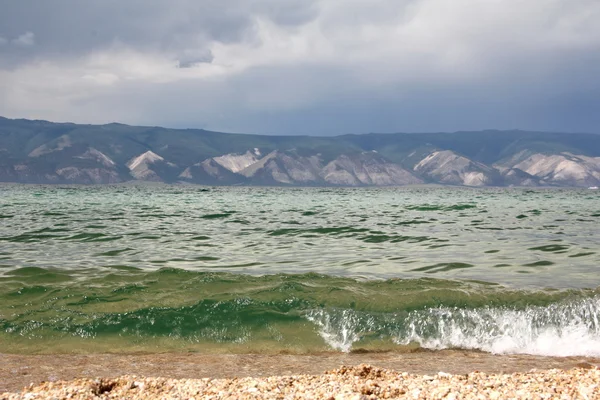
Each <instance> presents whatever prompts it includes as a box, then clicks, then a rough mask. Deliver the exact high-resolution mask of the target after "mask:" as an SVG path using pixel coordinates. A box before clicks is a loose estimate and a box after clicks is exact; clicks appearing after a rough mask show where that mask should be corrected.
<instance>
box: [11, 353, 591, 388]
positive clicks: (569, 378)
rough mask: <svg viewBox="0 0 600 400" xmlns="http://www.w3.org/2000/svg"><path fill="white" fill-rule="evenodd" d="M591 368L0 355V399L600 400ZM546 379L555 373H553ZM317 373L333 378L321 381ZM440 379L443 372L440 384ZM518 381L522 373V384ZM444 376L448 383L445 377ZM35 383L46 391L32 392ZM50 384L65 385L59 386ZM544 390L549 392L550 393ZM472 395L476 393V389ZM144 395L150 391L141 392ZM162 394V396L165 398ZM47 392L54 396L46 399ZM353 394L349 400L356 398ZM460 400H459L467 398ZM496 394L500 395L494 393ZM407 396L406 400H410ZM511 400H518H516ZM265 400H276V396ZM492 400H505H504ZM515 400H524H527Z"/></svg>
mask: <svg viewBox="0 0 600 400" xmlns="http://www.w3.org/2000/svg"><path fill="white" fill-rule="evenodd" d="M361 364H370V365H376V366H377V367H378V368H383V369H381V370H379V369H374V370H376V371H380V372H377V373H376V374H379V375H381V376H380V377H379V378H377V379H371V378H373V376H371V375H372V373H370V372H369V373H366V375H365V373H364V368H363V369H360V368H359V369H357V370H353V369H352V367H351V366H357V365H361ZM341 365H345V366H350V367H349V369H346V370H344V369H342V370H339V368H340V366H341ZM597 366H600V359H596V358H586V357H566V358H558V357H539V356H528V355H491V354H488V353H482V352H471V351H453V350H446V351H435V352H430V351H420V352H414V353H394V352H389V353H363V354H360V353H359V354H357V353H351V354H341V353H322V354H310V355H287V354H278V355H267V354H241V355H240V354H198V353H166V354H84V355H76V354H75V355H69V354H63V355H60V354H58V355H56V354H52V355H15V354H0V393H3V392H12V393H13V394H12V395H10V394H8V393H5V394H4V395H0V398H1V399H13V398H15V399H16V398H30V399H31V398H46V397H47V398H52V397H57V398H61V397H64V396H63V395H66V394H65V393H66V392H65V391H66V390H67V388H71V389H72V390H75V391H76V392H77V393H79V394H80V395H81V396H82V397H79V398H94V393H96V394H100V393H99V392H98V390H100V389H94V388H95V387H106V388H107V387H109V386H110V387H111V390H109V391H108V390H107V391H106V392H105V393H102V395H103V396H104V397H106V398H136V397H137V396H140V397H139V398H183V397H181V396H183V393H184V392H182V390H183V391H185V395H186V396H188V397H189V396H192V397H198V396H197V395H195V393H196V392H194V391H200V392H201V393H203V394H205V395H208V393H212V392H215V391H217V392H219V391H221V392H222V394H221V395H218V393H217V392H215V393H217V394H215V396H216V397H214V398H226V396H225V394H226V393H229V392H227V391H224V390H225V389H223V388H224V387H226V388H230V389H231V390H233V391H235V392H236V393H238V394H239V393H246V394H248V395H249V396H250V397H252V396H253V393H254V394H256V395H257V396H258V394H259V392H258V391H257V392H254V391H253V389H251V387H250V386H248V385H254V383H256V384H257V385H259V386H260V387H262V388H263V389H264V390H267V388H270V389H269V391H268V392H269V393H271V389H273V388H276V387H280V386H281V385H282V384H283V383H282V382H284V383H285V382H287V383H286V385H287V386H285V387H288V389H289V390H290V392H289V393H287V392H285V393H284V392H273V393H280V394H282V396H283V397H281V396H280V397H279V398H295V397H300V398H305V397H307V396H308V394H310V393H313V394H312V396H313V398H323V397H322V395H324V393H325V394H327V395H328V396H329V394H333V395H335V394H336V393H334V392H335V391H340V392H339V393H338V394H341V393H345V394H344V396H345V397H342V398H351V396H352V395H364V396H366V394H365V393H362V392H361V391H363V388H364V386H365V385H368V384H369V383H368V382H367V381H368V380H369V379H371V380H372V381H373V382H376V383H377V385H378V387H380V388H384V387H385V388H388V389H389V390H388V389H386V390H388V392H389V393H388V392H385V390H384V389H381V390H384V391H373V392H372V393H370V394H369V396H371V395H372V396H371V398H378V397H385V393H388V395H390V393H392V392H393V393H396V394H395V395H394V396H396V397H400V398H403V397H406V396H408V395H409V394H410V396H412V395H413V394H414V393H416V392H415V390H416V389H418V388H421V389H423V390H425V389H426V391H424V392H423V393H422V395H419V396H417V397H418V398H419V397H420V398H436V397H435V396H433V395H431V396H433V397H431V396H429V395H427V396H429V397H427V396H426V395H425V393H426V392H427V393H434V392H435V390H437V389H436V388H437V387H438V386H440V385H441V386H440V387H442V386H444V385H445V386H448V385H450V386H452V385H454V386H456V385H458V386H456V387H463V386H464V385H467V386H468V385H471V386H472V385H473V383H472V382H471V381H472V380H473V379H475V380H477V381H478V382H488V383H489V382H504V381H506V382H512V383H510V384H508V383H507V384H506V385H504V384H503V386H501V388H504V389H506V390H508V388H511V389H510V390H512V391H514V390H520V389H519V388H521V389H523V388H525V389H527V388H529V389H527V390H530V389H531V388H534V387H535V388H537V387H538V386H539V384H540V382H546V383H547V385H546V384H544V385H546V386H548V385H550V386H552V385H554V386H556V387H557V388H558V387H564V388H565V390H567V389H568V390H571V392H572V393H571V392H570V393H571V394H570V395H567V396H566V397H564V398H586V397H585V396H587V398H600V395H599V394H598V393H600V389H599V388H600V386H599V387H595V386H594V385H598V383H599V382H600V380H599V373H598V369H597ZM361 368H362V367H361ZM336 369H337V370H336ZM532 369H535V370H538V371H540V372H539V373H535V374H532V373H530V372H529V371H531V370H532ZM552 369H558V370H556V371H552ZM324 371H334V372H333V373H329V374H323V372H324ZM344 371H346V372H344ZM361 371H363V372H361ZM393 371H399V372H393ZM474 371H479V372H478V373H477V374H474V375H468V376H469V377H471V378H466V376H467V375H466V374H470V373H473V372H474ZM440 372H442V374H441V375H440V374H439V373H440ZM524 372H528V373H527V374H525V375H523V374H522V373H524ZM402 373H404V375H402ZM446 374H452V377H450V376H448V375H446ZM486 374H492V375H486ZM362 375H365V376H362ZM117 377H120V378H117ZM141 377H147V378H141ZM152 377H162V378H160V379H157V378H152ZM268 377H271V378H268ZM369 377H371V378H369ZM399 377H402V378H401V379H400V378H399ZM76 379H79V380H76ZM469 379H471V380H469ZM44 381H45V382H46V383H45V384H43V385H41V386H38V385H40V383H41V382H44ZM59 381H70V382H69V383H68V384H59ZM135 382H137V384H136V383H135ZM290 382H292V383H290ZM373 382H371V383H373ZM469 382H471V383H469ZM548 382H551V384H550V383H548ZM569 382H571V383H569ZM577 382H579V383H577ZM138 384H139V385H138ZM485 384H487V383H481V385H485ZM136 385H137V386H136ZM261 385H262V386H261ZM298 385H299V386H298ZM332 385H333V386H332ZM340 385H341V386H340ZM432 385H433V386H432ZM461 385H462V386H461ZM477 385H479V386H480V384H479V383H478V384H477ZM532 385H533V386H532ZM569 385H570V386H569ZM573 385H575V386H577V385H579V386H581V385H583V386H581V390H583V392H581V393H580V394H577V393H579V392H577V393H575V392H574V390H575V391H576V390H579V389H577V388H579V386H577V387H575V386H573ZM134 386H135V387H134ZM434 386H435V387H434ZM445 386H444V387H445ZM454 386H452V387H454ZM479 386H478V387H479ZM542 386H543V385H542ZM24 387H28V388H29V389H28V390H29V391H30V394H29V397H27V396H28V394H27V393H25V392H21V390H22V389H23V388H24ZM319 387H321V388H330V389H327V390H329V392H327V391H326V392H323V393H321V392H318V393H317V392H315V390H317V389H318V388H319ZM394 387H396V388H399V387H402V388H404V389H402V390H405V391H406V393H404V394H402V393H400V392H398V391H394V390H396V389H394ZM494 387H495V386H494ZM142 388H143V390H142ZM149 388H154V389H152V390H150V389H149ZM165 388H171V389H169V391H167V392H165V390H166V389H165ZM173 388H179V389H173ZM185 388H188V389H189V390H190V392H189V393H188V391H187V390H188V389H185ZM211 388H212V389H211ZM219 388H220V389H219ZM249 388H250V389H249ZM299 388H300V389H301V388H304V389H306V390H305V392H306V391H308V392H306V393H305V394H306V396H305V395H303V394H302V393H304V392H302V391H299V390H300V389H299ZM427 388H428V389H427ZM586 388H593V390H592V391H591V392H590V393H587V392H586V390H588V389H586ZM217 389H219V390H217ZM263 389H260V390H261V391H260V393H262V395H261V396H258V397H256V396H254V397H255V398H266V397H265V396H266V395H265V394H264V393H263ZM359 389H360V390H359ZM409 389H410V390H409ZM463 389H464V388H463ZM52 390H55V391H58V392H56V393H54V392H52ZM178 390H179V392H178ZM228 390H229V389H228ZM248 390H250V392H248ZM273 390H274V389H273ZM281 390H283V389H281ZM319 390H321V389H319ZM323 390H325V389H323ZM357 390H358V392H356V391H357ZM373 390H375V389H373ZM377 390H380V389H377ZM390 390H391V391H390ZM398 390H400V389H398ZM536 390H537V389H536ZM94 391H95V392H94ZM171 391H173V392H171ZM211 391H212V392H211ZM192 392H193V393H192ZM409 392H410V393H409ZM36 393H37V394H40V395H42V394H43V393H44V394H43V397H32V396H33V394H36ZM53 393H54V394H53ZM61 393H62V395H61ZM73 393H75V392H73ZM176 393H180V395H181V396H180V395H176V396H175V394H176ZM435 393H437V392H435ZM448 393H451V392H448ZM460 393H462V394H465V393H466V392H464V391H463V392H460ZM486 393H487V392H486ZM490 393H492V392H490ZM490 393H487V394H486V395H485V396H484V397H483V398H489V397H488V396H492V394H490ZM498 393H500V394H502V393H503V392H501V391H500V392H498ZM515 393H516V392H515ZM527 393H529V392H527ZM565 393H566V392H565ZM574 393H575V394H574ZM317 394H318V395H317ZM549 394H551V393H549ZM563 394H564V393H563ZM172 395H174V396H175V397H173V396H172ZM86 396H87V397H86ZM152 396H158V397H152ZM177 396H179V397H177ZM286 396H287V397H286ZM315 396H316V397H315ZM373 396H375V397H373ZM410 396H409V397H407V398H412V397H410ZM423 396H426V397H423ZM556 396H558V397H556ZM560 396H561V395H560V393H554V394H553V395H552V396H551V397H550V398H561V397H560ZM573 396H575V397H573ZM578 396H579V397H578ZM590 396H591V397H590ZM309 397H310V396H309ZM519 397H522V396H520V395H519ZM231 398H237V396H233V395H232V397H231ZM274 398H277V396H275V397H274ZM325 398H326V397H325ZM359 398H360V397H359ZM367 398H368V397H367ZM440 398H441V397H440ZM448 398H452V397H448ZM457 398H462V397H461V396H458V397H457ZM498 398H505V395H502V396H501V397H498ZM522 398H527V396H525V397H522ZM540 398H543V397H540Z"/></svg>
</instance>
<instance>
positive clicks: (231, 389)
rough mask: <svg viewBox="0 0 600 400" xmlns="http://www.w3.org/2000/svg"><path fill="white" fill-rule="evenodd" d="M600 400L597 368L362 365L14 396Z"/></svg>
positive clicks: (63, 387)
mask: <svg viewBox="0 0 600 400" xmlns="http://www.w3.org/2000/svg"><path fill="white" fill-rule="evenodd" d="M509 398H510V399H513V398H517V399H600V369H599V368H598V367H596V366H591V365H590V366H586V367H584V368H573V369H569V370H561V369H551V370H544V371H536V370H532V371H529V372H516V373H512V374H489V373H484V372H472V373H468V374H449V373H445V372H438V373H437V374H434V375H419V374H410V373H407V372H399V371H395V370H390V369H384V368H378V367H375V366H371V365H368V364H361V365H358V366H353V367H346V366H342V367H340V368H337V369H334V370H330V371H326V372H325V373H323V374H320V375H291V376H271V377H259V378H254V377H245V378H232V379H211V378H205V379H172V378H143V377H138V376H131V375H130V376H121V377H118V378H102V379H89V378H86V379H74V380H70V381H57V382H43V383H41V384H39V385H34V384H32V385H30V386H29V387H27V388H25V389H24V390H23V391H21V392H18V393H14V392H13V393H5V394H2V395H0V399H2V400H16V399H28V400H31V399H509Z"/></svg>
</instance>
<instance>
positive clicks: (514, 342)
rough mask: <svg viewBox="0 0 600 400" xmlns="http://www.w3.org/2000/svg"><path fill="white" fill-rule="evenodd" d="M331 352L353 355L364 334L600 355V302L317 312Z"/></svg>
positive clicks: (423, 343) (427, 343) (422, 342)
mask: <svg viewBox="0 0 600 400" xmlns="http://www.w3.org/2000/svg"><path fill="white" fill-rule="evenodd" d="M307 319H308V320H309V321H311V322H313V323H314V324H315V325H316V326H317V329H318V331H319V334H320V335H321V337H322V338H323V339H324V340H325V341H326V343H327V344H328V345H329V346H331V347H332V348H334V349H336V350H340V351H346V352H347V351H350V350H351V349H352V346H353V345H354V344H355V343H356V342H358V341H359V340H361V338H363V337H365V336H366V335H369V336H371V337H372V336H376V337H379V338H385V337H388V338H390V339H392V340H393V341H394V342H395V343H397V344H398V345H410V344H415V343H416V344H418V345H419V346H420V347H423V348H427V349H434V350H441V349H449V348H461V349H473V350H482V351H486V352H490V353H495V354H533V355H543V356H560V357H566V356H596V357H597V356H600V298H599V297H593V298H586V299H578V300H571V301H565V302H560V303H554V304H550V305H548V306H529V307H526V308H522V309H511V308H508V307H499V308H494V307H483V308H475V309H465V308H451V307H434V308H427V309H421V310H415V311H411V312H408V313H398V314H369V313H366V312H358V311H353V310H325V309H320V310H313V311H311V312H310V313H308V314H307Z"/></svg>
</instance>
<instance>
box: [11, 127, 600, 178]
mask: <svg viewBox="0 0 600 400" xmlns="http://www.w3.org/2000/svg"><path fill="white" fill-rule="evenodd" d="M127 181H154V182H167V183H176V182H187V183H196V184H205V185H279V186H292V185H296V186H398V185H410V184H423V183H437V184H446V185H461V186H566V187H590V186H600V135H597V134H589V133H588V134H585V133H550V132H528V131H520V130H511V131H496V130H486V131H477V132H454V133H396V134H377V133H370V134H362V135H341V136H333V137H318V136H267V135H252V134H232V133H220V132H211V131H207V130H202V129H167V128H160V127H143V126H129V125H123V124H116V123H113V124H106V125H82V124H73V123H53V122H48V121H39V120H24V119H7V118H2V117H0V182H22V183H45V184H49V183H57V184H112V183H120V182H127Z"/></svg>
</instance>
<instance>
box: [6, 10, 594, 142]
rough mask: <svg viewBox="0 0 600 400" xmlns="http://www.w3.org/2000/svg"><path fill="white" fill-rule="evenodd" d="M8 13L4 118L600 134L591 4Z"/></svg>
mask: <svg viewBox="0 0 600 400" xmlns="http://www.w3.org/2000/svg"><path fill="white" fill-rule="evenodd" d="M225 3H227V4H225ZM7 8H8V10H7V12H3V13H2V14H0V26H2V29H3V30H2V32H1V33H2V35H3V37H8V38H23V40H24V41H25V42H27V41H28V40H29V41H30V43H31V44H35V46H16V44H15V43H10V42H5V43H4V46H2V47H1V49H2V50H1V51H2V57H0V109H2V110H6V111H3V112H5V113H6V116H19V117H32V118H33V117H35V118H45V119H56V120H63V121H64V120H73V121H77V122H106V121H114V120H119V121H122V122H126V123H139V124H164V125H170V126H175V125H176V126H181V127H186V126H187V127H193V126H202V127H206V128H210V129H215V130H235V131H254V132H269V133H345V132H363V131H375V130H377V131H428V130H429V131H430V130H456V129H482V128H524V129H549V130H557V129H563V130H596V131H597V130H598V129H599V128H598V126H599V125H598V117H596V116H595V113H594V112H592V111H591V110H593V109H596V106H597V105H598V104H599V102H600V72H598V71H597V68H595V65H598V63H599V62H600V24H597V21H598V20H600V3H598V2H597V1H596V0H573V1H570V2H568V3H565V2H564V1H562V0H529V1H527V2H522V1H517V0H506V1H486V2H482V1H479V0H453V1H452V2H448V1H447V0H403V1H395V0H371V1H368V2H367V1H360V0H311V1H309V0H289V1H285V2H282V1H280V0H231V1H230V2H220V1H215V0H195V1H192V0H173V1H172V2H169V3H168V4H167V3H164V2H159V1H155V0H144V1H142V0H131V1H128V2H120V1H117V0H104V1H100V0H90V1H89V2H85V3H82V2H79V1H76V0H56V1H54V2H52V3H51V4H50V3H48V2H36V1H33V0H21V1H19V2H14V3H11V4H10V6H9V7H7ZM31 9H35V10H36V11H37V12H35V13H33V12H31ZM23 32H27V33H26V34H23ZM32 32H35V36H34V35H33V33H32ZM28 34H30V36H25V35H28ZM38 38H40V39H38ZM41 38H43V40H42V39H41ZM36 39H37V40H36ZM1 43H2V42H1V40H0V44H1ZM7 44H8V45H7ZM25 47H27V50H25Z"/></svg>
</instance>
